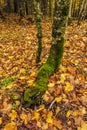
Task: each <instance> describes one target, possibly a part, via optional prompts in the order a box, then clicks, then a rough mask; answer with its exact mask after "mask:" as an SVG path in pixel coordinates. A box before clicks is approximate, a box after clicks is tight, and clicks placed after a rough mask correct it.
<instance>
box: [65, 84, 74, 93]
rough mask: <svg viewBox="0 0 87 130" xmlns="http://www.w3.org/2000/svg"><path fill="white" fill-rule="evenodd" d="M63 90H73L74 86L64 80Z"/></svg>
mask: <svg viewBox="0 0 87 130" xmlns="http://www.w3.org/2000/svg"><path fill="white" fill-rule="evenodd" d="M64 89H65V91H66V92H69V91H73V90H74V86H73V85H71V84H70V83H69V82H66V86H65V88H64Z"/></svg>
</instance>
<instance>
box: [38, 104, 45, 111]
mask: <svg viewBox="0 0 87 130" xmlns="http://www.w3.org/2000/svg"><path fill="white" fill-rule="evenodd" d="M44 108H45V106H44V105H40V107H39V109H37V110H36V111H37V112H39V111H42V110H43V109H44Z"/></svg>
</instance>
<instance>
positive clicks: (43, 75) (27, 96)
mask: <svg viewBox="0 0 87 130" xmlns="http://www.w3.org/2000/svg"><path fill="white" fill-rule="evenodd" d="M68 3H69V0H60V1H59V0H55V18H54V22H53V31H52V36H53V42H52V46H51V48H50V53H49V56H48V59H47V62H46V63H45V64H44V65H43V66H42V67H41V68H40V70H39V71H38V74H37V77H36V80H35V86H34V87H33V88H32V89H27V90H26V91H25V93H24V99H23V103H25V104H26V105H27V106H30V105H32V104H35V103H36V104H38V103H39V102H40V100H41V99H42V95H43V94H44V93H45V91H46V90H47V84H48V78H49V77H50V76H51V75H52V74H53V73H54V72H55V71H56V70H57V69H59V65H60V63H61V61H62V57H63V48H64V34H65V29H66V22H67V17H68V12H67V9H66V10H65V11H66V12H65V13H64V14H63V11H64V9H65V8H66V6H67V5H68V6H67V7H68V9H69V4H68Z"/></svg>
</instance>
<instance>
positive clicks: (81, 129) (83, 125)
mask: <svg viewBox="0 0 87 130" xmlns="http://www.w3.org/2000/svg"><path fill="white" fill-rule="evenodd" d="M77 130H87V123H86V122H85V121H81V127H78V129H77Z"/></svg>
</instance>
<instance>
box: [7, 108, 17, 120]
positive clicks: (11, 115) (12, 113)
mask: <svg viewBox="0 0 87 130" xmlns="http://www.w3.org/2000/svg"><path fill="white" fill-rule="evenodd" d="M8 116H9V117H10V118H11V120H12V121H13V120H15V118H16V117H17V112H16V111H15V110H12V112H11V113H10V114H9V115H8Z"/></svg>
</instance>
